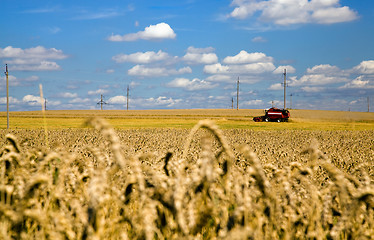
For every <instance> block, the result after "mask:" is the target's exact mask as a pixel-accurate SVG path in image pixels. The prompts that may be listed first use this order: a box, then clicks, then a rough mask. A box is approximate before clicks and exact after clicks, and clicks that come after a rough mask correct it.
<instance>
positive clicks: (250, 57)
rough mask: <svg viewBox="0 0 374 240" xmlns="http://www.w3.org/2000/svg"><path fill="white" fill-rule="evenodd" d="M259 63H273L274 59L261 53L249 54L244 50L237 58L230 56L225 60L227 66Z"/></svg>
mask: <svg viewBox="0 0 374 240" xmlns="http://www.w3.org/2000/svg"><path fill="white" fill-rule="evenodd" d="M258 62H273V58H272V57H268V56H266V54H264V53H261V52H254V53H248V52H246V51H244V50H242V51H240V52H239V53H238V54H237V55H235V56H228V57H225V59H223V63H226V64H244V63H258Z"/></svg>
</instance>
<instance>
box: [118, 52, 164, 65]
mask: <svg viewBox="0 0 374 240" xmlns="http://www.w3.org/2000/svg"><path fill="white" fill-rule="evenodd" d="M170 58H171V56H170V55H169V54H168V53H166V52H163V51H161V50H159V51H158V52H153V51H148V52H136V53H132V54H118V55H116V56H114V57H112V60H113V61H115V62H117V63H122V62H132V63H138V64H146V63H153V62H157V61H165V60H168V59H170Z"/></svg>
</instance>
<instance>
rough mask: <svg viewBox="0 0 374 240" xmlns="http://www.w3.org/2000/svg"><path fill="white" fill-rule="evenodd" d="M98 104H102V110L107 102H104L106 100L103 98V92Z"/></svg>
mask: <svg viewBox="0 0 374 240" xmlns="http://www.w3.org/2000/svg"><path fill="white" fill-rule="evenodd" d="M97 104H100V106H101V110H103V104H107V103H106V102H104V100H103V94H101V100H100V101H99V102H98V103H97Z"/></svg>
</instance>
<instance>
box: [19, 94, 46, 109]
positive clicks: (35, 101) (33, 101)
mask: <svg viewBox="0 0 374 240" xmlns="http://www.w3.org/2000/svg"><path fill="white" fill-rule="evenodd" d="M44 101H45V100H44V99H43V100H42V101H41V99H40V96H34V95H26V96H24V97H23V99H22V102H24V103H27V104H28V105H30V106H40V107H41V106H42V105H41V104H42V103H43V104H44Z"/></svg>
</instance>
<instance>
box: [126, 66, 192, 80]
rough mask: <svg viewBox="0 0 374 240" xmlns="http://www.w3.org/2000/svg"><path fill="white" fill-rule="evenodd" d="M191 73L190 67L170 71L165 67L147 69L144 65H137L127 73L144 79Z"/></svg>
mask: <svg viewBox="0 0 374 240" xmlns="http://www.w3.org/2000/svg"><path fill="white" fill-rule="evenodd" d="M191 72H192V69H191V68H190V67H183V68H180V69H169V68H165V67H146V66H144V65H136V66H134V67H132V68H131V69H129V70H128V71H127V73H128V74H129V75H131V76H142V77H161V76H170V75H176V74H185V73H191Z"/></svg>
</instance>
